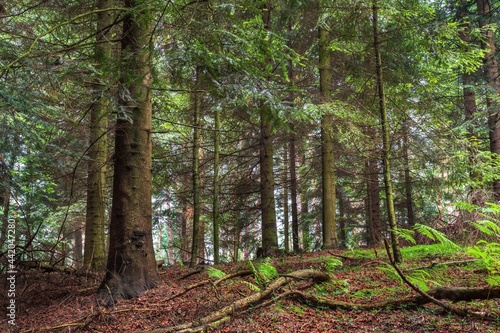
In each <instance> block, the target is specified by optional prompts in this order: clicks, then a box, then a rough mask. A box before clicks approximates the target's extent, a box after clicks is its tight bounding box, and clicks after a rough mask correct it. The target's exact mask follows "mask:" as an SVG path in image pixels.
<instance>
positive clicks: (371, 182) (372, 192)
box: [365, 157, 385, 246]
mask: <svg viewBox="0 0 500 333" xmlns="http://www.w3.org/2000/svg"><path fill="white" fill-rule="evenodd" d="M378 175H379V168H378V166H377V159H375V158H373V157H369V158H368V159H367V160H366V162H365V177H366V191H367V204H366V206H367V207H366V208H367V215H368V226H367V237H366V238H367V243H368V244H369V245H371V246H377V245H380V241H381V240H382V239H381V235H382V231H383V230H382V221H381V220H380V186H379V179H378ZM384 229H385V228H384Z"/></svg>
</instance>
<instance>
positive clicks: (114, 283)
mask: <svg viewBox="0 0 500 333" xmlns="http://www.w3.org/2000/svg"><path fill="white" fill-rule="evenodd" d="M124 5H125V8H126V9H128V12H127V14H126V15H125V16H124V19H123V35H122V61H123V63H122V66H123V67H122V70H123V72H122V79H121V94H120V95H121V96H123V98H122V100H121V110H120V112H119V118H118V120H117V125H116V135H115V163H114V170H115V172H114V179H113V202H112V208H111V223H110V228H109V252H108V261H107V266H106V269H107V272H106V276H105V278H104V281H103V282H102V284H101V286H100V287H99V290H98V297H99V300H100V301H102V302H103V303H104V304H108V305H109V304H112V303H113V302H114V301H115V300H117V299H120V298H132V297H136V296H138V295H140V294H142V293H143V292H144V291H146V290H148V289H150V288H153V287H155V286H156V285H157V284H158V283H159V282H160V279H159V276H158V271H157V269H156V260H155V255H154V248H153V237H152V205H151V196H152V175H151V166H152V160H151V155H152V141H151V118H152V101H151V91H150V87H151V82H152V75H151V45H150V41H151V33H152V29H151V28H152V25H151V22H150V21H149V17H150V13H149V12H148V8H149V5H150V4H149V3H148V1H140V2H136V1H134V0H126V1H125V3H124Z"/></svg>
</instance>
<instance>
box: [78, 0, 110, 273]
mask: <svg viewBox="0 0 500 333" xmlns="http://www.w3.org/2000/svg"><path fill="white" fill-rule="evenodd" d="M112 5H113V1H112V0H98V1H97V8H96V9H98V10H101V9H106V8H110V7H111V6H112ZM112 14H113V12H112V11H103V12H99V13H98V14H97V41H96V47H95V56H94V58H95V61H96V66H97V68H100V69H102V71H103V72H105V71H106V70H107V69H109V67H108V66H109V65H110V60H111V56H112V45H111V43H110V42H109V41H110V40H111V38H110V35H111V34H110V27H111V26H112V23H113V15H112ZM106 82H108V80H107V78H105V77H98V78H96V83H95V84H94V90H95V91H96V93H95V102H94V104H93V105H92V108H91V111H90V148H89V164H88V178H87V214H86V222H85V251H84V266H85V268H86V269H90V270H102V269H104V267H105V264H106V247H105V244H106V242H105V237H104V229H105V225H106V200H105V198H106V162H107V151H108V146H107V137H108V136H107V135H106V133H107V131H108V128H107V127H108V115H109V114H110V113H111V112H110V109H109V108H110V92H109V91H110V88H109V86H108V85H107V84H106Z"/></svg>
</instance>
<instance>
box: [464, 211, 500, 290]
mask: <svg viewBox="0 0 500 333" xmlns="http://www.w3.org/2000/svg"><path fill="white" fill-rule="evenodd" d="M468 210H469V211H476V212H478V213H479V215H480V216H482V217H483V218H484V219H483V220H478V221H471V222H469V224H470V225H471V226H473V227H474V228H476V229H477V230H479V231H480V232H481V233H482V234H483V235H485V238H487V239H489V240H492V241H488V240H485V239H480V240H478V241H477V242H476V244H475V245H474V246H473V247H471V248H469V249H468V250H467V253H468V254H470V255H471V256H473V257H475V258H478V259H482V260H483V263H484V265H485V266H486V270H487V271H488V277H487V278H486V282H487V283H488V284H489V285H491V286H499V285H500V243H499V242H497V241H496V240H499V239H500V220H499V219H498V218H497V216H499V215H500V205H499V204H496V203H486V207H483V208H481V207H478V206H472V207H468Z"/></svg>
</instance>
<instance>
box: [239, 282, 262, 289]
mask: <svg viewBox="0 0 500 333" xmlns="http://www.w3.org/2000/svg"><path fill="white" fill-rule="evenodd" d="M242 282H243V283H244V284H246V285H247V286H249V287H250V289H252V290H253V291H260V287H259V286H257V285H255V284H253V283H251V282H248V281H242Z"/></svg>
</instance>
